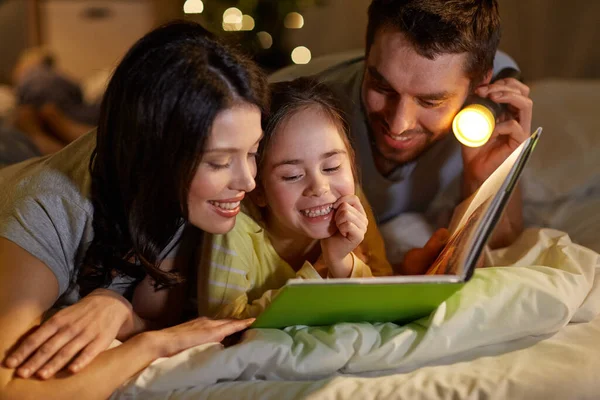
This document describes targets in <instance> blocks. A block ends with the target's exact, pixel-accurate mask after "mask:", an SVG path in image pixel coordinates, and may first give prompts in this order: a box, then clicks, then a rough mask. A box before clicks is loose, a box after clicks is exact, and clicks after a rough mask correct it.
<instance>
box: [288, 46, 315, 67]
mask: <svg viewBox="0 0 600 400" xmlns="http://www.w3.org/2000/svg"><path fill="white" fill-rule="evenodd" d="M310 59H311V54H310V50H309V49H308V48H306V47H304V46H298V47H296V48H295V49H294V50H292V61H293V62H294V64H308V63H309V62H310Z"/></svg>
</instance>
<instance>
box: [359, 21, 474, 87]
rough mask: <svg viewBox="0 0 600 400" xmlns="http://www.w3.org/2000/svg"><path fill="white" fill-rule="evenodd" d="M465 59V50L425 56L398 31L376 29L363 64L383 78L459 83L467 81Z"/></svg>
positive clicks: (437, 83)
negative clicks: (432, 56) (456, 52)
mask: <svg viewBox="0 0 600 400" xmlns="http://www.w3.org/2000/svg"><path fill="white" fill-rule="evenodd" d="M466 61H467V53H459V54H451V53H444V54H440V55H437V56H436V57H434V58H433V59H429V58H427V57H424V56H422V55H420V54H419V53H417V51H416V50H415V48H414V47H413V45H412V44H411V43H410V41H409V40H408V39H407V38H406V37H405V36H404V34H402V33H401V32H399V31H397V30H391V29H380V30H379V31H378V32H377V34H376V35H375V40H374V42H373V45H372V46H371V49H370V51H369V54H368V58H367V67H370V68H373V67H374V68H376V70H377V72H378V73H379V74H380V75H381V76H383V77H384V78H386V80H396V79H402V80H408V81H410V83H411V84H412V85H416V84H417V85H419V86H421V85H423V86H427V84H428V83H430V84H434V83H435V84H436V85H439V84H440V83H442V82H443V83H444V85H448V86H455V85H459V86H461V85H463V84H465V83H466V84H468V83H469V79H468V78H467V76H466V73H465V64H466ZM389 83H393V82H389ZM404 83H405V84H407V83H409V82H404ZM438 89H439V88H438Z"/></svg>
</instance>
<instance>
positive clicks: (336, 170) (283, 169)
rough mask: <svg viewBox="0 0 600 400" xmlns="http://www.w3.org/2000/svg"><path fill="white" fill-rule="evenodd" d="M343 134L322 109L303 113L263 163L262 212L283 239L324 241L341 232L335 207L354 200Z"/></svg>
mask: <svg viewBox="0 0 600 400" xmlns="http://www.w3.org/2000/svg"><path fill="white" fill-rule="evenodd" d="M342 134H343V133H342V132H340V131H339V129H338V127H337V126H336V125H335V124H334V123H333V121H332V120H331V118H330V117H329V116H328V115H327V114H326V113H324V112H323V111H321V110H320V109H319V108H318V107H314V106H311V107H308V108H305V109H302V110H300V111H298V112H296V113H295V114H293V115H292V116H290V117H289V118H288V119H287V120H286V121H284V122H283V123H282V124H281V125H280V126H279V127H278V128H277V129H276V131H275V133H274V137H273V139H272V140H271V143H270V145H269V147H268V149H267V151H266V154H265V155H264V158H263V167H262V169H261V193H260V196H261V198H262V200H261V201H260V203H262V204H260V205H261V206H266V207H267V213H266V218H265V219H266V224H267V227H268V229H269V231H271V232H273V233H275V234H276V235H278V236H280V237H287V238H293V237H303V238H306V237H309V238H312V239H324V238H327V237H330V236H331V235H333V234H334V233H335V231H336V226H335V221H334V220H333V216H334V214H335V212H334V210H333V204H334V203H335V202H336V201H337V200H338V199H339V198H340V197H342V196H346V195H350V194H354V189H355V188H354V175H353V172H352V167H351V165H350V156H349V154H348V149H347V147H346V144H345V141H344V140H343V139H342V136H341V135H342Z"/></svg>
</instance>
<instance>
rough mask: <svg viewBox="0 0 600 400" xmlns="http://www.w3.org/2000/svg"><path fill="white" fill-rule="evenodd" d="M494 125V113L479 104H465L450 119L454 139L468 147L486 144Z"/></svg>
mask: <svg viewBox="0 0 600 400" xmlns="http://www.w3.org/2000/svg"><path fill="white" fill-rule="evenodd" d="M495 126H496V118H495V116H494V113H493V112H492V111H491V110H490V109H489V108H487V107H486V106H484V105H481V104H470V105H468V106H466V107H465V108H463V109H462V110H461V111H460V112H459V113H458V114H456V117H454V121H452V130H453V131H454V135H455V136H456V139H458V141H459V142H461V143H462V144H464V145H465V146H469V147H480V146H483V145H484V144H486V143H487V141H488V140H489V139H490V137H491V136H492V132H493V131H494V127H495Z"/></svg>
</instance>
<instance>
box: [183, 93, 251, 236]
mask: <svg viewBox="0 0 600 400" xmlns="http://www.w3.org/2000/svg"><path fill="white" fill-rule="evenodd" d="M260 118H261V113H260V110H259V109H258V107H256V106H254V105H251V104H247V103H243V104H239V105H235V106H233V107H231V108H228V109H225V110H223V111H221V112H219V113H218V114H217V117H216V118H215V120H214V122H213V126H212V129H211V132H210V136H209V137H208V140H207V143H206V147H205V150H204V153H203V155H202V159H201V161H200V164H199V166H198V169H197V170H196V174H195V175H194V178H193V180H192V184H191V186H190V191H189V194H188V210H189V221H190V222H191V223H192V224H193V225H194V226H196V227H198V228H200V229H202V230H203V231H205V232H210V233H226V232H229V231H230V230H231V229H232V228H233V226H234V224H235V216H236V215H237V214H238V213H239V212H240V201H241V200H242V199H243V198H244V195H245V194H246V192H249V191H251V190H252V189H254V187H255V183H254V177H255V176H256V151H257V149H258V142H259V141H260V138H261V137H262V128H261V125H260Z"/></svg>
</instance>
